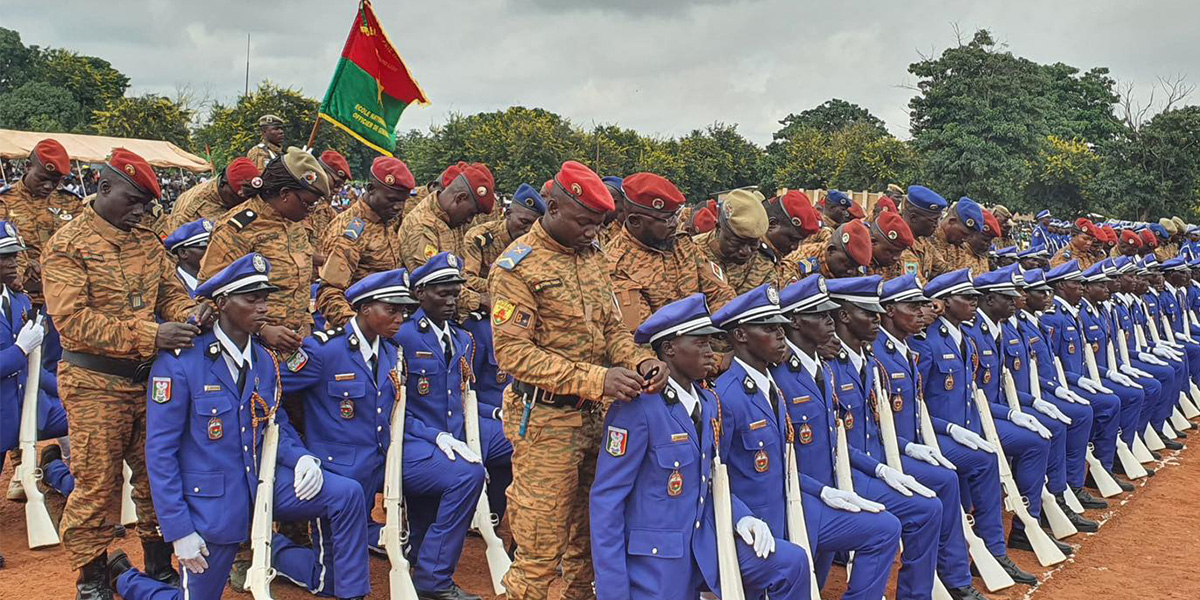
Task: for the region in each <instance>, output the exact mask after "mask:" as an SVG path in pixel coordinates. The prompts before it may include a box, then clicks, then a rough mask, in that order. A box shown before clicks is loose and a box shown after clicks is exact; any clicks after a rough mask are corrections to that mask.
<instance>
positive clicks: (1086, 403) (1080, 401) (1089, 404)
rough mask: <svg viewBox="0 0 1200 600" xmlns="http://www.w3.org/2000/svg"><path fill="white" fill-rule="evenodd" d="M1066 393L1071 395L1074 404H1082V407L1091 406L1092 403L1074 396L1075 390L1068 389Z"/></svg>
mask: <svg viewBox="0 0 1200 600" xmlns="http://www.w3.org/2000/svg"><path fill="white" fill-rule="evenodd" d="M1067 392H1068V393H1069V394H1071V398H1072V399H1074V400H1075V403H1076V404H1083V405H1084V406H1091V404H1092V403H1091V402H1090V401H1089V400H1088V399H1087V398H1084V397H1083V396H1080V395H1079V394H1076V393H1075V390H1071V389H1068V390H1067Z"/></svg>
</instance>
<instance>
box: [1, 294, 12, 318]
mask: <svg viewBox="0 0 1200 600" xmlns="http://www.w3.org/2000/svg"><path fill="white" fill-rule="evenodd" d="M11 308H12V307H11V306H10V303H9V301H8V296H0V315H3V316H4V319H5V320H6V321H9V322H12V315H10V314H8V311H9V310H10V309H11Z"/></svg>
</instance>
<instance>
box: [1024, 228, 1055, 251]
mask: <svg viewBox="0 0 1200 600" xmlns="http://www.w3.org/2000/svg"><path fill="white" fill-rule="evenodd" d="M1053 246H1054V244H1053V242H1052V241H1051V240H1050V232H1049V231H1047V230H1046V228H1045V227H1042V226H1041V225H1037V226H1035V227H1034V228H1033V235H1032V236H1030V238H1029V247H1030V248H1052V247H1053Z"/></svg>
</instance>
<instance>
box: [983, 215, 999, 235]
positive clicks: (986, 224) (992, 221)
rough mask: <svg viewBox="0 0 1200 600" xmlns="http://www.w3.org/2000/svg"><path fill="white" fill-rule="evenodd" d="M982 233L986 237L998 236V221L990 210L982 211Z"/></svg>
mask: <svg viewBox="0 0 1200 600" xmlns="http://www.w3.org/2000/svg"><path fill="white" fill-rule="evenodd" d="M983 233H984V234H985V235H987V236H988V237H1000V221H997V220H996V215H993V214H992V211H990V210H985V211H983Z"/></svg>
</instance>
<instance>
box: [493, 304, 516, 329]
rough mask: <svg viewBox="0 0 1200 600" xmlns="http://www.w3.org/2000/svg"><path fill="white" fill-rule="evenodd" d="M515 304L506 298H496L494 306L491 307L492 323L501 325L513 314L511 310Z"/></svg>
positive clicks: (514, 307)
mask: <svg viewBox="0 0 1200 600" xmlns="http://www.w3.org/2000/svg"><path fill="white" fill-rule="evenodd" d="M516 308H517V307H516V305H514V304H513V303H512V302H509V301H508V300H497V301H496V304H495V306H493V307H492V324H494V325H503V324H505V323H507V322H508V320H509V319H511V318H512V316H513V311H514V310H515V309H516Z"/></svg>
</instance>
